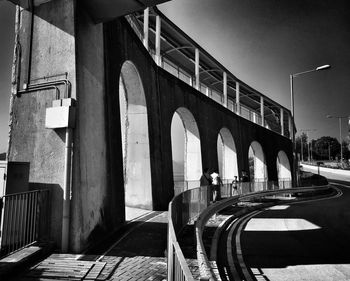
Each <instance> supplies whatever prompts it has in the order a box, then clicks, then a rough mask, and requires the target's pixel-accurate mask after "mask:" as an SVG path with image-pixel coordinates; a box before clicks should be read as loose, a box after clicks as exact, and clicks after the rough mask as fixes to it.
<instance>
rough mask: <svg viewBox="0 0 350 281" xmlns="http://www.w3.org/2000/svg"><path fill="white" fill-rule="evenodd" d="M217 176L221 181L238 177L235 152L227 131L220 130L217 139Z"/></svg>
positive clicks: (232, 140) (230, 136)
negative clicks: (218, 175)
mask: <svg viewBox="0 0 350 281" xmlns="http://www.w3.org/2000/svg"><path fill="white" fill-rule="evenodd" d="M217 151H218V164H219V174H220V176H221V178H222V179H228V180H233V179H234V176H237V177H238V178H239V175H238V165H237V151H236V145H235V142H234V139H233V136H232V134H231V132H230V131H229V129H227V128H222V129H221V130H220V132H219V134H218V139H217Z"/></svg>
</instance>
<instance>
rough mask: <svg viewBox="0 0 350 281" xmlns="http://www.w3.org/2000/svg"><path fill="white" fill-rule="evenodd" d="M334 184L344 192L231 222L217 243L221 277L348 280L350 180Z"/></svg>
mask: <svg viewBox="0 0 350 281" xmlns="http://www.w3.org/2000/svg"><path fill="white" fill-rule="evenodd" d="M332 185H334V186H335V187H336V188H338V189H339V191H341V192H340V193H339V194H338V195H337V196H335V197H333V198H328V199H320V200H311V201H306V202H299V203H292V204H286V205H278V206H274V207H271V208H267V209H264V210H262V211H257V212H254V213H251V214H249V215H247V216H245V217H243V218H241V219H240V220H239V221H237V222H236V223H235V222H233V223H232V224H231V225H230V227H228V228H227V229H225V231H224V232H223V235H222V236H221V237H220V242H219V243H220V244H219V245H218V247H219V249H220V251H219V254H218V266H219V270H220V275H221V276H222V279H223V280H271V281H277V280H283V281H286V280H308V281H309V280H337V281H339V280H350V184H349V183H347V184H346V185H345V184H342V185H339V184H335V183H333V184H332ZM225 248H226V249H227V251H222V249H225ZM225 252H226V253H225ZM223 256H226V257H227V259H226V260H225V258H223ZM234 265H235V266H234Z"/></svg>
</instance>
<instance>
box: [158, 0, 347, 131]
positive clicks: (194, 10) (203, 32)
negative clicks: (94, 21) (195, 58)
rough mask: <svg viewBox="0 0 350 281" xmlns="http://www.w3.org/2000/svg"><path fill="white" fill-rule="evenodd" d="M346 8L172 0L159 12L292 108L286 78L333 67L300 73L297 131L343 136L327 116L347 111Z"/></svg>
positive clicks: (298, 2)
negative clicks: (307, 130)
mask: <svg viewBox="0 0 350 281" xmlns="http://www.w3.org/2000/svg"><path fill="white" fill-rule="evenodd" d="M349 7H350V1H338V0H335V1H334V0H332V1H329V0H322V1H319V0H312V1H311V0H294V1H287V0H282V1H281V0H264V1H261V0H245V1H236V0H215V1H214V0H191V1H188V0H175V1H172V2H169V3H166V4H163V5H161V6H160V9H161V10H162V11H163V12H164V13H165V14H166V15H167V16H168V17H169V18H170V19H171V20H173V21H174V22H175V23H176V24H177V25H178V26H180V27H181V28H182V29H183V30H184V31H185V32H186V33H188V35H189V36H190V37H192V38H193V39H194V40H195V41H196V42H198V43H199V44H200V45H201V46H203V47H204V48H205V49H206V50H207V51H209V53H211V54H212V55H213V56H214V57H215V58H216V59H217V60H218V61H220V62H221V63H222V64H223V65H225V66H226V67H227V68H228V69H229V70H231V72H232V73H233V74H234V75H236V76H237V77H239V78H240V79H242V80H243V81H245V82H246V83H248V84H249V85H251V86H252V87H253V88H255V89H257V90H259V91H260V92H262V93H264V94H265V95H267V96H269V97H270V98H272V99H274V100H276V101H277V102H279V103H280V104H282V105H284V106H285V107H287V108H290V83H289V75H290V74H292V73H297V72H301V71H304V70H309V69H313V68H315V67H317V66H320V65H324V64H330V65H331V66H332V68H331V69H330V70H325V71H320V72H314V73H311V74H307V75H304V76H299V77H297V78H295V80H294V93H295V116H296V117H295V118H296V125H297V128H298V130H299V133H300V130H302V129H315V130H317V131H314V132H310V137H311V138H317V137H320V136H323V135H331V136H334V137H337V138H339V126H338V122H337V121H338V120H335V119H326V118H325V115H327V114H333V115H338V116H348V115H350V106H349V105H350V79H349V77H348V76H349V73H350V71H349V67H350V52H349V50H350V17H349V14H350V10H349ZM346 124H347V120H343V137H344V135H346V134H347V132H348V127H347V125H346Z"/></svg>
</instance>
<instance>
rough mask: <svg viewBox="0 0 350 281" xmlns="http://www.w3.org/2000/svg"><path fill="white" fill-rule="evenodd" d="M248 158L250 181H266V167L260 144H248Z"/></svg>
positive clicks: (255, 142)
mask: <svg viewBox="0 0 350 281" xmlns="http://www.w3.org/2000/svg"><path fill="white" fill-rule="evenodd" d="M248 158H249V162H250V165H249V166H250V179H251V181H255V182H258V181H267V167H266V160H265V154H264V151H263V148H262V146H261V144H260V143H258V142H257V141H253V142H252V143H251V144H250V147H249V152H248Z"/></svg>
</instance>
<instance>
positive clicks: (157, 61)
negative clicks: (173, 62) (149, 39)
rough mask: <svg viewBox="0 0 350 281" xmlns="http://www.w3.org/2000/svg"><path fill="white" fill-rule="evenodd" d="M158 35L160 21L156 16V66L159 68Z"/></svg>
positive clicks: (159, 32)
mask: <svg viewBox="0 0 350 281" xmlns="http://www.w3.org/2000/svg"><path fill="white" fill-rule="evenodd" d="M160 34H161V19H160V16H158V15H157V16H156V64H157V65H158V66H161V64H162V61H161V56H160Z"/></svg>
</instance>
